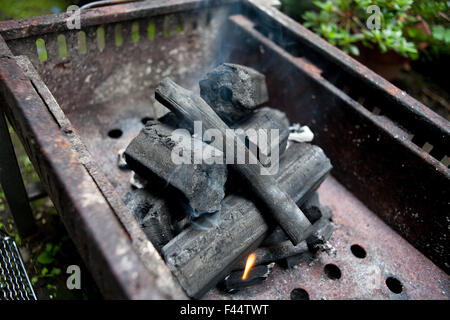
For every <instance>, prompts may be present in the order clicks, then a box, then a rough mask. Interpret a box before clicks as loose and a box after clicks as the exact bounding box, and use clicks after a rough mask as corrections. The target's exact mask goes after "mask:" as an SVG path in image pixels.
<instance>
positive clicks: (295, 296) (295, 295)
mask: <svg viewBox="0 0 450 320" xmlns="http://www.w3.org/2000/svg"><path fill="white" fill-rule="evenodd" d="M291 300H309V294H308V291H306V290H305V289H302V288H295V289H294V290H292V291H291Z"/></svg>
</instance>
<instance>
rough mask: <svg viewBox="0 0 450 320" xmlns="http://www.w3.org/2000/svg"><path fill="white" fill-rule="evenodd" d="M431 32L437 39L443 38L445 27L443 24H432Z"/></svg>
mask: <svg viewBox="0 0 450 320" xmlns="http://www.w3.org/2000/svg"><path fill="white" fill-rule="evenodd" d="M431 29H432V33H433V37H434V38H435V39H437V40H441V41H442V40H444V37H445V29H444V27H443V26H439V25H437V26H432V27H431Z"/></svg>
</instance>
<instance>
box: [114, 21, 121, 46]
mask: <svg viewBox="0 0 450 320" xmlns="http://www.w3.org/2000/svg"><path fill="white" fill-rule="evenodd" d="M114 43H115V44H116V47H120V46H121V45H122V44H123V36H122V25H121V24H116V25H115V26H114Z"/></svg>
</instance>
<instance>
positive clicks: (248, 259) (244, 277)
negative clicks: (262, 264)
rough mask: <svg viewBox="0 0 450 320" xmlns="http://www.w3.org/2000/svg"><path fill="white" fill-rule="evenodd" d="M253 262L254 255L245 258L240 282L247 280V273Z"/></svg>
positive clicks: (254, 259)
mask: <svg viewBox="0 0 450 320" xmlns="http://www.w3.org/2000/svg"><path fill="white" fill-rule="evenodd" d="M255 261H256V254H254V253H251V254H250V255H249V256H248V258H247V262H246V263H245V269H244V273H243V274H242V280H245V279H246V278H247V276H248V273H249V272H250V269H251V268H252V267H253V264H254V263H255Z"/></svg>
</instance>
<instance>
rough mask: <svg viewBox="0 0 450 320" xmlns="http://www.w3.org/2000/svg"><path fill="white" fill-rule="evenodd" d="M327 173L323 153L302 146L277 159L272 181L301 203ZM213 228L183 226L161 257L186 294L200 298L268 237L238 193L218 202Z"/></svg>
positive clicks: (265, 223)
mask: <svg viewBox="0 0 450 320" xmlns="http://www.w3.org/2000/svg"><path fill="white" fill-rule="evenodd" d="M330 169H331V164H330V161H329V160H328V158H327V157H326V156H325V154H324V153H323V151H322V149H320V148H319V147H316V146H312V145H310V144H306V143H296V144H293V145H292V146H291V147H289V148H288V149H287V150H286V152H285V153H284V154H283V156H282V157H281V159H280V170H279V172H278V174H277V176H276V181H277V183H278V184H279V186H280V188H282V190H283V191H284V192H286V193H287V194H289V195H290V196H291V197H292V198H293V199H294V201H297V202H298V201H302V202H303V201H304V199H305V198H306V197H308V196H309V195H310V194H311V193H312V192H314V190H316V188H317V187H318V186H319V185H320V183H321V182H322V181H323V179H324V178H325V176H326V175H327V174H328V172H329V171H330ZM220 214H221V223H220V225H219V226H218V227H216V228H213V229H210V230H206V231H199V230H195V229H194V228H192V227H188V228H187V229H185V230H184V231H183V232H181V233H180V234H179V235H177V236H176V237H175V238H174V239H172V240H171V241H170V242H169V243H168V244H167V245H166V246H164V248H163V250H162V252H163V256H164V258H165V260H166V263H167V265H168V266H169V268H170V269H171V271H172V272H173V273H174V275H175V276H176V277H177V278H178V280H179V282H180V284H181V285H182V286H183V288H184V289H185V291H186V293H187V294H188V295H189V296H191V297H195V298H199V297H201V296H202V295H203V294H204V293H205V292H206V291H207V290H209V289H210V288H211V287H213V286H215V285H216V284H217V282H218V281H220V280H222V279H223V278H224V277H225V276H226V275H227V274H228V273H229V272H230V270H232V268H233V265H234V264H235V263H236V262H237V261H240V259H243V258H245V257H246V256H247V255H248V254H249V253H250V252H252V251H253V250H254V249H256V248H257V247H258V245H259V244H260V243H261V241H262V240H263V239H264V238H265V237H266V236H267V234H268V232H269V225H268V221H267V220H265V219H264V218H263V215H262V214H261V211H260V209H259V208H258V207H257V206H256V205H255V204H254V203H253V202H252V201H251V200H249V199H247V198H244V197H242V196H240V195H238V194H233V195H230V196H227V197H226V198H225V199H224V201H223V203H222V210H221V211H220Z"/></svg>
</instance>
